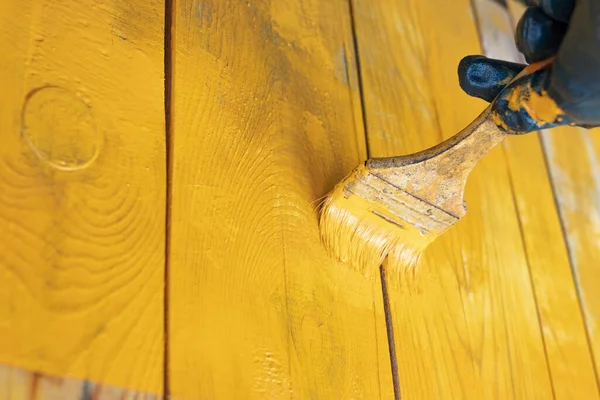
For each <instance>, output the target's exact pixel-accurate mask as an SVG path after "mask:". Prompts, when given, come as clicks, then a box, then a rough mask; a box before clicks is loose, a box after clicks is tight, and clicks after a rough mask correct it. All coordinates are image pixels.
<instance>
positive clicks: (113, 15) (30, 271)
mask: <svg viewBox="0 0 600 400" xmlns="http://www.w3.org/2000/svg"><path fill="white" fill-rule="evenodd" d="M163 9H164V4H163V3H162V2H161V1H142V0H131V1H128V2H120V1H114V0H106V1H102V2H98V1H95V0H82V1H77V2H60V1H58V2H57V1H49V0H48V1H46V0H41V1H35V2H31V1H29V2H22V1H16V0H14V1H13V0H8V1H2V2H1V3H0V52H1V54H2V56H1V57H0V70H1V71H2V73H1V74H0V87H1V88H2V96H3V99H2V102H0V137H1V138H2V146H0V226H1V228H0V362H4V363H9V364H11V365H15V366H20V367H25V368H27V369H31V370H35V371H41V372H43V373H49V374H54V375H59V376H74V377H79V378H84V379H93V380H95V381H99V382H105V383H110V384H114V385H119V386H123V387H130V388H135V389H138V390H144V391H148V392H152V393H160V392H161V391H162V375H163V373H162V364H163V361H162V360H163V333H162V332H163V285H164V282H163V274H164V246H163V244H164V238H165V182H166V179H165V129H164V107H163V101H164V100H163V99H164V97H163V86H164V79H163V78H164V76H163V75H164V74H163V45H164V43H163V19H164V14H163Z"/></svg>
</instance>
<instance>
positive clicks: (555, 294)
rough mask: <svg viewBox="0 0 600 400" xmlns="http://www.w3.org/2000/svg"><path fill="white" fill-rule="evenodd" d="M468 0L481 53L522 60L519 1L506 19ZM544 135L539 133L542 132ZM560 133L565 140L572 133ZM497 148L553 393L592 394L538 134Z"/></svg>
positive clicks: (496, 9) (493, 7) (497, 8)
mask: <svg viewBox="0 0 600 400" xmlns="http://www.w3.org/2000/svg"><path fill="white" fill-rule="evenodd" d="M474 4H475V11H476V17H477V19H478V22H479V23H478V26H479V27H480V32H479V34H480V37H481V41H482V44H483V50H484V53H485V54H486V55H487V56H488V57H492V58H498V59H504V60H509V61H514V62H524V61H523V59H522V55H521V54H520V53H519V52H518V51H517V49H516V46H515V42H514V33H513V32H514V29H515V27H516V23H517V21H518V18H519V15H520V11H522V9H520V8H518V7H519V4H517V3H516V2H513V3H511V4H510V6H511V9H512V11H513V15H512V18H511V15H510V14H509V13H508V12H507V9H506V8H505V7H502V6H501V5H500V4H498V3H496V2H493V1H490V0H477V1H475V3H474ZM561 129H562V128H561ZM563 131H564V130H563ZM569 133H570V132H569ZM548 134H549V132H545V133H544V137H548ZM561 137H564V138H566V141H567V142H570V141H571V140H572V137H573V136H572V134H568V135H566V136H565V135H563V136H561ZM503 147H504V150H505V155H506V159H507V162H508V166H509V173H510V176H511V182H512V190H513V196H514V200H515V203H516V206H517V209H518V211H519V223H520V225H521V232H522V234H523V238H524V244H525V250H526V253H527V261H528V263H529V269H530V273H531V277H532V283H533V289H534V292H535V297H536V303H537V308H538V316H539V320H540V324H541V326H542V332H543V335H544V344H545V349H546V356H547V358H548V365H549V369H550V376H551V378H552V386H553V389H554V395H555V398H557V399H583V398H585V399H595V398H598V387H597V382H596V377H595V373H594V365H593V360H592V358H591V353H590V348H589V346H588V341H587V337H586V331H585V326H584V323H583V319H582V315H581V310H580V307H579V303H578V299H577V290H576V287H575V284H574V281H573V275H572V271H571V268H570V265H569V258H568V253H567V248H566V245H565V244H564V243H561V242H564V239H563V232H562V230H561V226H560V220H559V217H558V213H557V209H556V205H555V202H554V198H553V195H552V187H551V183H550V178H549V176H548V171H547V169H546V164H545V161H544V155H543V152H542V147H541V143H540V136H539V134H537V133H533V134H529V135H525V136H523V137H511V138H509V139H508V140H506V141H504V143H503ZM561 152H565V153H564V154H565V155H566V154H568V155H569V162H568V164H569V165H571V164H572V163H574V162H577V161H576V159H577V160H579V159H580V158H579V157H572V155H573V154H581V153H578V152H576V150H574V149H570V148H569V146H568V145H567V147H561ZM567 152H568V153H567ZM590 167H592V168H593V166H591V165H590ZM588 207H589V205H588ZM587 209H588V210H589V209H590V208H587ZM549 244H552V245H549Z"/></svg>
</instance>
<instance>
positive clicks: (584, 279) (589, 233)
mask: <svg viewBox="0 0 600 400" xmlns="http://www.w3.org/2000/svg"><path fill="white" fill-rule="evenodd" d="M542 142H543V145H544V149H545V151H546V157H547V161H548V167H549V170H550V176H551V178H552V183H553V187H554V191H555V194H556V199H557V203H558V207H559V212H560V216H561V219H562V223H563V228H564V231H565V237H566V240H567V243H568V247H569V254H570V256H571V263H572V267H573V273H574V275H575V283H576V285H577V288H578V291H579V296H580V301H581V307H582V310H583V315H584V320H585V323H586V327H587V332H588V337H589V340H590V345H591V348H592V355H593V358H594V361H595V365H596V370H598V368H599V365H598V362H599V360H600V329H599V328H598V320H599V318H600V294H598V291H597V289H596V288H597V287H598V286H597V285H599V284H600V276H599V273H598V269H599V268H600V244H599V243H600V170H599V165H600V164H599V160H600V130H597V129H594V130H589V131H588V130H585V129H581V128H567V127H564V128H555V129H552V130H549V131H546V132H544V133H543V134H542Z"/></svg>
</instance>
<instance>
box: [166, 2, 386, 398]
mask: <svg viewBox="0 0 600 400" xmlns="http://www.w3.org/2000/svg"><path fill="white" fill-rule="evenodd" d="M174 8H175V18H174V20H175V23H174V24H175V26H174V29H173V33H174V37H173V40H174V42H173V48H174V52H173V54H172V57H173V60H174V71H173V114H172V124H173V125H172V127H173V131H172V140H173V145H172V148H173V154H172V157H173V160H174V163H173V180H172V194H171V196H172V221H171V229H172V237H171V253H170V263H169V293H170V296H169V302H168V304H169V312H168V314H169V316H170V322H169V328H170V330H169V354H170V357H169V382H170V388H171V394H173V395H174V396H176V397H177V396H182V397H185V398H190V399H204V398H206V399H234V398H239V399H241V398H244V399H251V398H296V399H308V398H323V399H327V398H341V399H346V398H365V399H374V398H384V399H386V398H392V396H393V392H392V384H391V381H392V379H391V372H390V371H391V369H390V360H389V356H388V350H387V339H386V332H385V320H384V317H383V312H382V298H381V292H380V284H379V282H377V281H369V280H365V279H364V278H363V277H362V276H361V275H360V274H358V273H356V272H354V271H352V270H350V269H349V268H347V266H346V265H343V264H341V263H336V262H334V261H333V260H332V259H330V258H329V257H328V256H327V254H326V252H325V250H324V249H323V247H322V246H321V243H320V239H319V230H318V214H317V212H316V207H317V206H318V204H319V202H320V201H322V197H323V196H324V195H325V194H326V192H327V191H328V190H330V189H331V187H333V185H334V184H335V183H336V182H337V181H339V180H341V179H342V178H343V176H344V175H345V174H347V173H348V172H349V171H350V170H351V169H352V168H354V167H355V166H356V165H357V164H358V163H359V162H360V161H361V160H364V158H365V157H366V151H365V136H364V132H363V128H362V120H361V110H360V108H358V107H357V106H356V105H357V104H359V100H357V98H358V97H359V94H358V84H357V76H356V69H355V61H354V58H353V57H354V56H353V41H352V32H351V22H350V15H349V8H348V3H347V1H345V0H333V1H320V0H310V1H309V0H307V1H301V2H300V1H296V0H281V1H270V2H269V1H253V2H243V1H236V2H223V1H217V0H212V1H203V2H202V6H201V9H202V15H207V13H210V15H211V19H210V21H209V22H207V21H206V19H205V18H202V21H199V20H198V13H197V11H196V10H198V9H199V4H198V2H197V1H194V0H178V1H176V2H175V5H174ZM340 54H342V55H344V57H347V58H345V59H344V61H343V63H344V64H345V66H340V63H341V62H340ZM342 69H343V70H344V72H343V74H342V73H341V70H342ZM346 69H347V71H348V76H346V72H345V71H346ZM348 83H349V85H348Z"/></svg>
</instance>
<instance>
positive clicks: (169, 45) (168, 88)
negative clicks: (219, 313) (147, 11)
mask: <svg viewBox="0 0 600 400" xmlns="http://www.w3.org/2000/svg"><path fill="white" fill-rule="evenodd" d="M173 1H174V0H165V22H164V40H165V42H164V68H165V70H164V75H165V76H164V79H165V87H164V95H165V104H164V108H165V135H166V138H165V151H166V160H165V161H166V163H165V168H166V186H167V187H166V201H165V271H164V285H165V286H164V292H163V296H164V297H163V319H164V320H163V324H164V327H163V339H164V351H163V399H168V398H169V397H170V386H169V260H170V255H171V201H172V177H173V132H172V123H171V122H172V114H171V104H172V97H173V87H172V83H173V79H172V76H173V62H174V60H173V58H174V53H173V47H174V46H173V35H172V31H173V27H174V19H175V16H174V15H173V12H174V6H173Z"/></svg>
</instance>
